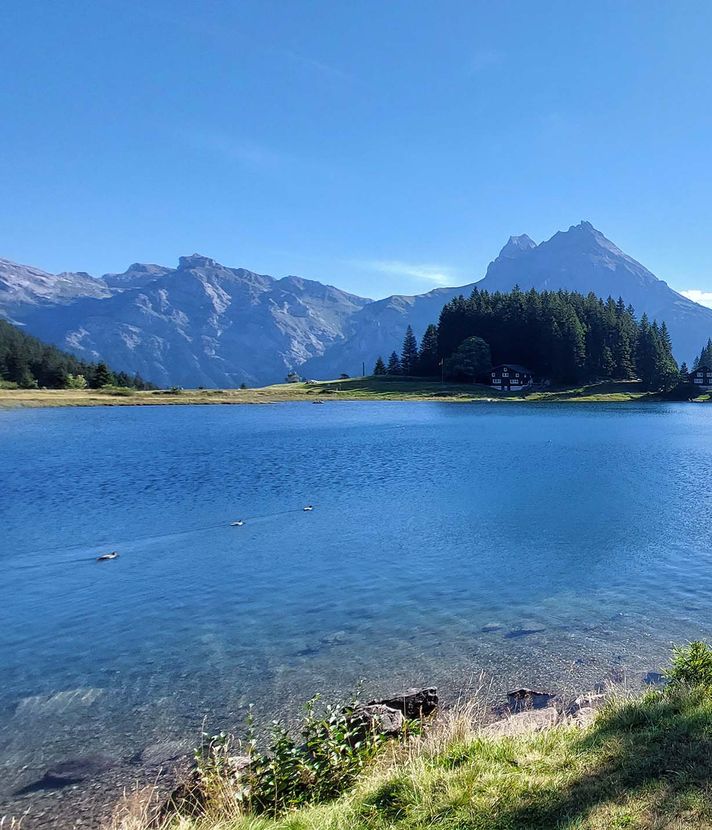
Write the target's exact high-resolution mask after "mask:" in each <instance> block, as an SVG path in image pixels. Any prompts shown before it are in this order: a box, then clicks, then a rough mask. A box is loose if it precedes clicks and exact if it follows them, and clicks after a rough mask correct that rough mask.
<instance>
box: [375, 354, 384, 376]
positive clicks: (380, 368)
mask: <svg viewBox="0 0 712 830" xmlns="http://www.w3.org/2000/svg"><path fill="white" fill-rule="evenodd" d="M373 374H374V375H385V374H386V364H385V363H384V362H383V358H382V357H381V355H380V354H379V355H378V357H377V358H376V363H375V365H374V367H373Z"/></svg>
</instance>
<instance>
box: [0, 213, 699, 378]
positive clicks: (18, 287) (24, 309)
mask: <svg viewBox="0 0 712 830" xmlns="http://www.w3.org/2000/svg"><path fill="white" fill-rule="evenodd" d="M475 285H477V287H478V288H480V289H483V290H484V289H486V290H488V291H509V290H511V289H512V288H513V287H514V286H515V285H518V286H519V287H520V288H521V289H522V290H528V289H530V288H534V289H536V290H538V291H544V290H558V289H560V288H563V289H567V290H570V291H578V292H581V293H583V294H588V293H589V292H593V293H594V294H596V295H597V296H599V297H601V298H603V299H606V298H607V297H609V296H611V297H613V298H614V299H617V298H618V297H623V299H624V300H625V302H626V304H629V303H630V304H631V305H632V306H633V307H634V309H635V311H636V313H637V314H638V315H639V316H640V315H642V314H643V313H647V315H648V317H649V318H650V319H651V320H652V319H656V320H657V321H658V322H659V323H662V322H663V321H665V322H666V323H667V327H668V330H669V332H670V336H671V338H672V342H673V346H674V352H675V357H676V358H677V360H678V361H680V362H682V361H683V360H684V361H687V362H688V363H690V362H691V361H692V359H693V357H694V356H695V355H696V354H698V353H699V350H700V348H701V347H702V345H704V343H706V342H707V340H708V338H709V337H711V336H712V309H710V308H706V307H704V306H701V305H699V304H697V303H695V302H692V301H691V300H688V299H687V298H686V297H683V296H682V295H681V294H679V293H678V292H676V291H674V290H673V289H672V288H670V287H669V286H668V285H667V283H666V282H664V281H663V280H661V279H658V277H656V276H655V275H654V274H652V273H651V272H650V271H648V269H647V268H645V267H644V266H643V265H641V264H640V263H639V262H636V260H634V259H633V258H632V257H629V256H628V255H627V254H625V253H623V251H621V250H620V249H619V248H618V247H616V246H615V245H614V244H613V243H612V242H611V241H610V240H608V239H607V238H606V237H605V236H604V235H603V234H602V233H601V232H600V231H598V230H596V229H595V228H594V227H593V225H591V224H590V223H589V222H581V223H580V224H579V225H574V226H572V227H571V228H569V229H568V231H559V232H558V233H556V234H554V236H552V237H551V239H549V240H547V241H546V242H542V243H541V244H539V245H537V244H536V243H535V242H533V241H532V240H531V239H530V238H529V237H528V236H526V235H524V236H513V237H511V238H510V239H509V241H508V242H507V244H506V245H505V246H504V248H502V250H501V251H500V253H499V256H498V257H497V258H496V259H495V260H494V261H493V262H491V263H490V265H489V267H488V268H487V273H486V274H485V276H484V278H483V279H481V280H479V282H477V283H470V284H469V285H464V286H459V287H456V288H436V289H434V290H432V291H429V292H427V293H426V294H419V295H416V296H411V297H409V296H403V295H393V296H391V297H386V298H385V299H383V300H375V301H374V300H370V299H367V298H365V297H357V296H355V295H354V294H349V293H347V292H345V291H341V290H339V289H338V288H334V287H333V286H331V285H324V284H322V283H320V282H316V281H313V280H305V279H301V278H299V277H292V276H290V277H284V278H282V279H275V278H273V277H270V276H266V275H263V274H256V273H254V272H252V271H248V270H246V269H244V268H228V267H227V266H225V265H221V264H220V263H218V262H215V261H214V260H212V259H209V258H208V257H205V256H200V255H198V254H193V255H192V256H186V257H181V258H180V260H179V262H178V267H177V268H169V267H166V266H162V265H146V264H141V263H135V264H134V265H131V266H130V267H129V268H128V270H126V271H125V272H124V273H122V274H105V275H104V276H103V277H93V276H91V275H89V274H87V273H84V272H78V273H62V274H48V273H46V272H44V271H41V270H39V269H37V268H33V267H30V266H26V265H18V264H16V263H14V262H10V261H8V260H3V259H0V316H2V317H5V318H7V319H8V320H10V321H11V322H13V323H15V324H17V325H19V326H21V327H22V328H23V329H24V330H25V331H27V332H29V333H30V334H33V335H35V336H36V337H39V338H40V339H41V340H44V341H46V342H49V343H53V344H56V345H57V346H60V347H61V348H63V349H66V350H67V351H69V352H72V353H73V354H75V355H77V356H78V357H80V358H82V359H84V360H88V361H97V360H103V361H106V362H107V363H109V364H110V365H111V366H112V367H113V368H114V369H117V370H125V371H127V372H132V373H133V372H136V371H137V372H139V373H140V374H141V375H142V376H143V377H144V378H146V379H147V380H149V381H152V382H153V383H156V384H158V385H161V386H166V385H172V384H175V385H180V386H186V387H195V386H209V387H236V386H239V385H240V384H241V383H246V384H247V385H249V386H257V385H264V384H268V383H275V382H279V381H281V380H283V379H284V377H285V374H286V373H287V372H289V371H296V372H298V373H299V374H301V375H304V376H306V377H310V378H317V379H322V378H333V377H338V375H339V374H340V373H342V372H345V373H348V374H352V375H358V374H361V370H362V364H365V366H366V371H367V372H369V371H370V370H371V367H372V366H373V364H374V362H375V360H376V358H377V356H378V355H381V354H382V355H388V354H390V352H391V351H393V350H394V349H396V350H398V349H399V348H400V344H401V342H402V340H403V336H404V334H405V331H406V328H407V327H408V325H410V326H412V328H413V331H414V332H415V334H416V336H418V337H420V336H421V335H422V333H423V332H424V330H425V328H426V326H427V325H428V324H429V323H437V321H438V317H439V314H440V310H441V309H442V307H443V305H444V304H445V303H447V302H448V301H449V300H451V299H453V298H454V297H456V296H458V295H460V294H464V295H466V296H467V295H468V294H469V293H470V292H471V291H472V289H473V288H474V286H475Z"/></svg>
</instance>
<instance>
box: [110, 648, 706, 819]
mask: <svg viewBox="0 0 712 830" xmlns="http://www.w3.org/2000/svg"><path fill="white" fill-rule="evenodd" d="M695 648H697V649H698V650H697V651H695ZM670 679H671V683H670V685H669V686H668V687H667V688H666V689H665V690H662V691H651V692H648V693H646V694H644V695H642V696H639V697H637V698H630V697H628V698H627V699H626V698H622V697H618V698H617V699H613V700H610V701H609V702H608V703H607V704H606V705H605V706H604V708H603V709H601V711H600V712H599V713H598V715H597V716H596V717H595V719H593V720H592V721H591V720H590V719H589V720H588V721H587V724H588V725H584V726H582V725H581V722H580V721H575V720H574V721H571V720H564V721H563V722H562V723H560V724H559V725H556V726H553V727H550V728H546V729H543V730H542V731H538V732H534V731H532V730H531V729H526V728H525V729H520V730H514V734H502V733H501V732H500V733H496V734H495V735H494V736H493V735H492V733H491V732H488V731H487V729H482V728H481V727H478V725H477V718H474V719H473V717H472V715H473V711H472V710H468V709H466V710H464V711H463V710H461V711H459V712H450V713H446V714H445V715H444V716H441V718H440V719H439V720H438V721H437V722H436V723H435V724H434V725H433V726H431V727H430V728H429V729H427V730H426V731H425V733H424V734H423V735H421V736H416V737H410V738H409V739H407V740H405V741H402V742H391V743H389V744H387V745H386V746H385V748H384V749H382V750H381V751H380V752H379V753H378V754H377V755H376V757H375V759H374V760H372V761H371V762H370V763H369V764H368V765H367V766H366V768H365V770H364V771H363V772H362V773H361V774H360V775H359V776H358V777H357V779H356V782H355V784H354V785H353V786H351V787H350V788H347V789H346V791H345V793H344V794H342V795H341V796H340V797H339V798H337V799H336V800H332V801H330V802H329V803H325V804H321V805H316V806H308V805H307V806H304V805H297V806H295V807H293V808H292V809H291V811H286V812H283V813H282V814H281V815H279V816H277V817H272V818H265V817H262V816H255V815H246V814H244V813H243V812H242V810H241V806H240V802H238V801H236V800H235V799H232V800H231V799H230V798H222V799H218V800H217V801H216V802H215V804H214V806H213V808H212V810H210V811H208V813H207V814H206V815H203V817H202V818H199V819H194V818H187V817H181V816H173V817H172V818H170V819H169V820H168V821H167V823H165V824H164V825H163V830H167V828H176V829H179V830H426V828H433V827H435V828H440V830H554V828H559V830H564V829H566V830H611V828H641V830H642V828H645V830H653V828H659V829H660V830H662V828H670V830H672V829H673V828H674V829H675V830H682V829H683V828H685V829H687V828H689V829H690V830H692V828H712V653H711V652H710V651H709V650H708V649H707V648H706V647H705V646H703V645H702V644H696V646H693V647H691V648H689V649H686V650H683V652H682V653H681V654H679V655H678V657H677V659H676V661H675V666H674V668H673V670H672V672H671V674H670ZM517 717H521V716H515V718H517ZM510 723H512V721H510ZM584 723H586V721H584ZM138 804H139V801H138V800H134V801H133V802H129V803H128V804H127V805H125V808H124V812H123V813H121V812H119V813H117V817H116V821H115V823H114V825H113V827H114V828H115V830H118V828H121V830H143V828H144V827H146V820H145V816H146V814H145V813H142V812H141V810H140V809H138V810H137V809H136V807H137V805H138Z"/></svg>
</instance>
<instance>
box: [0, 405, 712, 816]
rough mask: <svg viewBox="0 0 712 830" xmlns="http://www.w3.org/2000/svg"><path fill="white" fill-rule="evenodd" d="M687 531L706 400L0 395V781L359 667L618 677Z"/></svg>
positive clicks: (689, 627)
mask: <svg viewBox="0 0 712 830" xmlns="http://www.w3.org/2000/svg"><path fill="white" fill-rule="evenodd" d="M307 503H312V504H314V505H315V509H314V511H313V512H309V513H305V512H304V511H303V510H302V506H303V505H305V504H307ZM238 518H243V519H245V521H246V523H245V525H244V527H241V528H234V527H229V522H230V521H232V520H235V519H238ZM711 530H712V407H706V406H704V405H676V404H671V405H664V404H660V405H657V404H654V405H650V404H646V405H635V404H626V405H604V404H597V405H582V404H577V405H519V404H512V405H506V404H501V405H487V404H481V403H480V404H473V405H466V404H447V403H443V404H437V403H434V404H430V403H413V404H409V403H363V402H358V403H356V402H354V403H334V402H332V403H329V404H327V405H326V406H319V407H317V406H313V405H311V404H279V405H272V406H253V407H250V406H232V407H218V406H215V407H118V408H96V409H95V408H87V409H48V410H25V411H1V412H0V567H1V569H2V570H1V573H2V597H1V603H0V608H1V613H2V627H1V631H0V634H1V636H0V674H1V676H2V683H1V684H0V778H1V779H2V782H3V783H2V784H0V799H3V798H4V799H5V803H6V804H10V805H11V806H12V804H13V803H14V802H13V800H12V795H11V794H12V792H13V791H14V790H16V789H17V788H18V787H20V786H22V785H23V784H25V783H27V782H28V781H32V780H33V779H36V778H37V777H38V776H41V774H42V772H43V771H44V770H45V769H46V768H47V766H48V765H50V764H51V763H53V762H55V761H58V760H62V759H64V758H67V757H69V756H72V755H76V754H78V753H80V752H86V751H88V750H94V749H96V750H100V751H104V752H108V753H109V754H111V755H113V756H115V757H117V758H122V759H126V758H129V757H130V756H132V755H133V754H134V753H136V752H138V751H140V749H141V748H142V747H144V746H145V745H146V744H148V743H151V741H155V740H159V739H163V738H166V737H173V738H188V739H189V740H191V741H194V740H195V738H196V736H197V734H198V733H199V731H200V728H201V724H202V722H203V717H204V716H206V715H207V717H208V724H209V726H210V727H213V726H214V727H215V728H217V727H222V726H235V725H239V724H240V722H241V721H242V718H243V717H244V713H245V708H246V706H247V705H248V704H249V703H250V702H254V703H255V704H256V705H257V707H258V710H260V711H262V712H264V713H265V715H266V716H270V717H271V716H272V715H273V714H274V713H275V712H280V711H290V710H291V711H293V709H294V706H295V702H297V701H303V700H304V699H306V698H307V697H309V696H310V695H311V694H313V693H315V692H321V693H323V694H324V696H325V697H327V698H329V697H338V696H339V695H342V694H344V693H348V692H349V691H350V690H352V689H354V688H355V687H356V685H357V684H358V682H359V681H363V682H364V686H365V693H368V692H371V691H373V692H378V691H382V692H389V691H392V690H393V689H394V688H396V689H397V688H398V687H400V686H402V685H408V686H410V685H418V684H420V683H429V684H435V685H438V686H439V687H440V689H441V690H442V691H443V692H444V693H445V695H446V696H447V697H450V698H453V697H454V696H455V695H457V694H458V693H461V692H465V693H467V692H468V691H471V690H472V689H473V688H475V687H477V686H478V685H479V684H480V682H481V681H480V674H481V673H482V672H484V673H485V675H486V677H487V678H488V679H489V680H487V681H486V682H491V683H492V693H493V694H494V693H498V692H501V691H504V690H505V689H506V687H507V686H508V685H509V684H514V683H516V684H523V685H527V684H539V685H545V686H547V687H552V688H554V689H555V690H562V691H566V690H582V689H586V688H590V687H592V685H593V684H594V683H596V682H597V681H601V680H604V679H605V678H606V677H612V676H616V677H621V676H626V677H627V678H628V682H630V683H631V684H632V685H637V684H639V683H640V682H641V680H642V677H643V676H644V675H645V674H646V673H647V672H648V671H650V670H657V669H660V668H661V667H662V666H664V664H665V662H666V660H667V657H668V655H669V650H670V646H671V644H672V643H678V642H682V641H686V640H689V639H693V638H697V637H708V636H710V635H711V634H712V546H711V544H710V539H712V535H711V532H710V531H711ZM108 550H118V551H119V552H120V558H119V559H117V560H115V561H113V562H108V563H101V564H98V563H96V562H95V561H94V558H95V557H96V556H97V555H98V554H100V553H103V552H105V551H108ZM23 804H24V802H23ZM1 812H2V810H0V813H1Z"/></svg>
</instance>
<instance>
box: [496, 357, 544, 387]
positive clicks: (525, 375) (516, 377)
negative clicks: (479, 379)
mask: <svg viewBox="0 0 712 830" xmlns="http://www.w3.org/2000/svg"><path fill="white" fill-rule="evenodd" d="M533 380H534V374H533V373H532V372H531V371H530V370H529V369H527V368H526V367H525V366H520V365H519V364H518V363H500V364H499V366H494V367H493V368H492V371H491V372H490V383H491V384H492V386H493V387H494V388H495V389H501V390H502V392H517V391H519V390H520V389H526V388H527V387H528V386H531V385H532V382H533Z"/></svg>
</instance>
